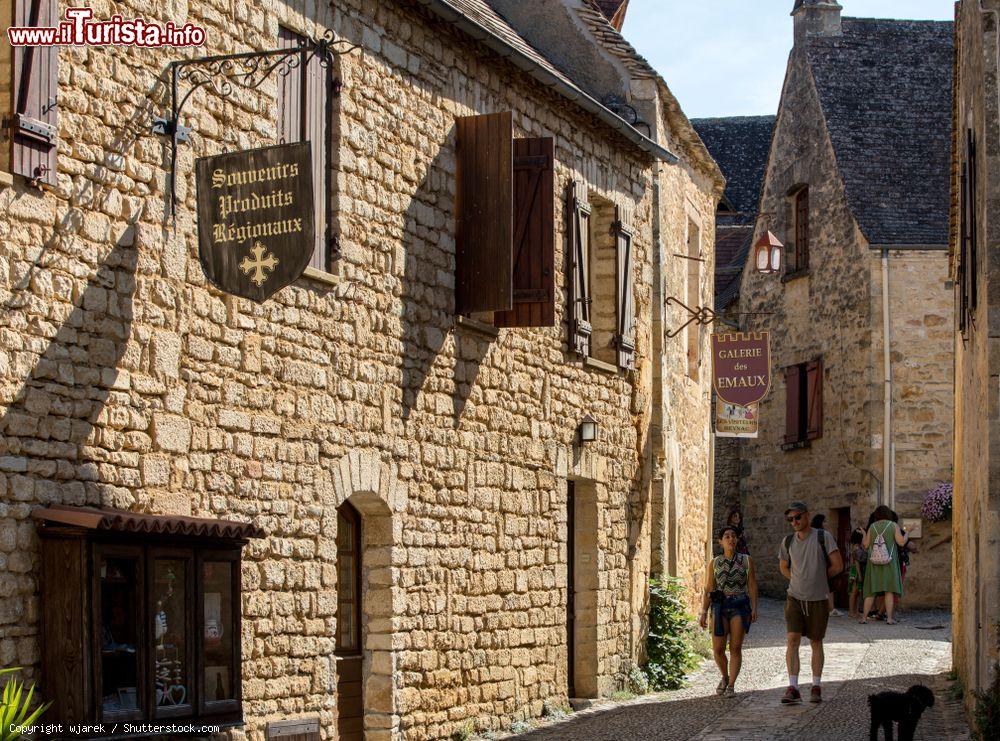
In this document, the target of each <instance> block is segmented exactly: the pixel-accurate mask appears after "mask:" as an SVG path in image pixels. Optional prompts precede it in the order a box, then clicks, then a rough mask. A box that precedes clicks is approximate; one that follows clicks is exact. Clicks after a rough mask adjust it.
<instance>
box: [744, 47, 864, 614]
mask: <svg viewBox="0 0 1000 741" xmlns="http://www.w3.org/2000/svg"><path fill="white" fill-rule="evenodd" d="M822 121H823V118H822V111H821V109H820V105H819V100H818V98H817V95H816V91H815V88H814V86H813V84H812V79H811V75H810V73H809V70H808V67H807V64H806V60H805V58H804V56H803V55H802V54H801V51H793V53H792V57H791V59H790V62H789V71H788V73H787V75H786V78H785V89H784V91H783V93H782V107H781V110H780V111H779V113H778V120H777V123H776V129H775V134H774V140H773V142H772V145H771V153H770V157H769V161H768V166H767V171H766V175H765V182H764V186H763V195H762V201H761V211H762V212H768V211H770V212H773V213H774V214H775V217H774V220H773V221H772V223H771V226H770V228H771V230H772V231H774V233H775V234H777V235H778V237H779V239H781V240H782V242H784V243H785V244H790V243H793V242H794V226H793V222H792V219H791V211H792V209H791V206H790V202H791V199H790V198H789V194H790V193H791V192H792V190H793V189H794V188H796V187H798V186H800V185H803V184H807V185H808V186H809V203H810V211H811V213H813V214H816V215H817V217H816V218H813V219H810V235H809V239H810V247H809V267H808V270H806V271H803V272H800V273H797V274H795V275H794V276H784V277H781V276H773V275H772V276H767V275H759V274H757V273H755V272H754V271H753V270H752V265H750V264H749V263H748V265H747V267H746V269H745V272H744V274H743V287H742V290H741V293H740V311H745V312H769V313H768V314H764V315H759V316H753V317H749V318H748V320H747V322H746V323H745V325H744V328H745V329H749V330H753V331H761V330H767V331H769V332H770V333H771V373H772V381H771V388H770V391H769V393H768V396H767V397H766V398H765V399H764V401H763V402H761V404H760V435H759V437H757V438H756V439H748V440H744V441H741V443H740V461H741V464H742V466H741V469H740V475H741V478H740V504H741V506H742V508H743V515H744V522H745V526H746V530H747V536H748V539H749V543H750V552H751V555H754V556H757V559H756V561H757V574H758V580H759V582H760V585H761V589H762V591H763V592H764V593H766V594H773V595H777V594H783V593H784V591H785V589H786V588H787V581H786V580H785V579H784V578H783V577H782V576H781V574H780V573H779V571H778V559H777V553H778V544H779V542H780V540H781V538H782V537H784V536H785V535H786V534H787V533H788V532H790V530H789V526H788V525H787V523H786V522H785V519H784V510H785V507H786V506H787V504H788V502H789V501H791V500H793V499H803V500H805V501H806V502H807V503H808V504H809V505H810V508H811V509H812V511H813V512H823V513H827V512H828V511H830V510H833V509H836V508H840V507H850V508H851V516H852V519H853V520H854V521H856V522H858V524H864V522H865V521H866V520H867V517H868V514H869V512H870V511H871V509H872V507H873V502H874V489H875V486H874V483H873V480H872V478H871V477H870V476H869V475H868V474H866V473H864V471H863V470H862V469H863V468H869V469H870V468H871V467H872V465H874V463H873V461H874V460H875V456H874V453H873V451H872V445H873V442H872V438H871V435H872V433H873V432H875V430H872V429H871V423H870V417H871V414H870V408H871V405H872V403H873V400H872V394H871V388H870V382H871V378H872V375H871V374H872V372H873V371H872V365H871V318H870V310H869V307H870V302H871V299H870V287H869V281H870V275H869V269H868V262H867V260H868V254H867V245H866V244H865V242H864V238H863V237H862V235H861V233H860V231H859V230H858V229H857V226H856V224H855V222H854V219H853V216H852V215H851V212H850V208H849V206H848V203H847V199H846V196H845V194H844V191H843V186H842V183H841V181H840V178H839V175H838V173H837V167H836V159H835V155H834V152H833V148H832V145H831V143H830V140H829V137H828V136H827V134H826V130H825V127H824V126H823V123H822ZM763 228H764V225H763V224H758V227H757V229H758V234H755V235H754V238H755V239H757V238H759V232H760V230H762V229H763ZM816 358H822V361H823V407H824V412H823V435H822V437H820V438H818V439H815V440H812V441H810V444H809V445H808V447H802V448H794V449H785V448H783V443H784V435H785V393H786V388H785V379H784V368H785V367H786V366H789V365H795V364H799V363H805V362H808V361H811V360H814V359H816Z"/></svg>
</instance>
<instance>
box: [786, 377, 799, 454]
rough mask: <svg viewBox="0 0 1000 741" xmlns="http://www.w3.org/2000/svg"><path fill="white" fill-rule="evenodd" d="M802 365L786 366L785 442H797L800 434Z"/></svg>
mask: <svg viewBox="0 0 1000 741" xmlns="http://www.w3.org/2000/svg"><path fill="white" fill-rule="evenodd" d="M801 371H802V368H801V366H798V365H791V366H789V367H787V368H785V442H786V443H796V442H798V441H799V440H800V439H801V437H800V436H799V429H800V427H799V426H800V424H801V423H800V418H799V413H800V411H801V408H802V407H801V404H800V402H799V396H800V394H801V391H800V387H801V375H802V374H801Z"/></svg>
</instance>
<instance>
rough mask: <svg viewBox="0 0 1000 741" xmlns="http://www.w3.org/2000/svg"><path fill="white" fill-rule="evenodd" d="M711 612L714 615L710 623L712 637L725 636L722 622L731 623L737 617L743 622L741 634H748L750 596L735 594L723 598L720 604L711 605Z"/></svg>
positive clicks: (724, 626) (724, 627)
mask: <svg viewBox="0 0 1000 741" xmlns="http://www.w3.org/2000/svg"><path fill="white" fill-rule="evenodd" d="M712 611H713V613H714V614H715V619H714V620H713V622H712V635H715V636H719V637H720V638H721V637H722V636H725V635H726V624H725V623H724V622H723V620H724V619H725V620H730V621H731V620H732V619H733V618H735V617H737V616H738V617H739V618H740V619H742V620H743V632H744V633H749V632H750V613H751V608H750V595H748V594H735V595H732V596H728V597H723V598H722V603H721V604H718V603H717V604H714V605H712Z"/></svg>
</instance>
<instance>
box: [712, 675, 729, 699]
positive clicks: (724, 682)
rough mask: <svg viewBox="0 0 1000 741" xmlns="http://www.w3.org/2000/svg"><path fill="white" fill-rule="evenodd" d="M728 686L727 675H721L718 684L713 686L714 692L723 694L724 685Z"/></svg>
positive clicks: (724, 692)
mask: <svg viewBox="0 0 1000 741" xmlns="http://www.w3.org/2000/svg"><path fill="white" fill-rule="evenodd" d="M728 686H729V677H723V678H722V679H720V680H719V686H718V687H716V688H715V694H717V695H724V694H726V687H728Z"/></svg>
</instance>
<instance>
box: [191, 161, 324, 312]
mask: <svg viewBox="0 0 1000 741" xmlns="http://www.w3.org/2000/svg"><path fill="white" fill-rule="evenodd" d="M311 163H312V148H311V146H310V144H309V142H301V143H298V144H282V145H278V146H274V147H263V148H261V149H250V150H246V151H242V152H233V153H231V154H221V155H217V156H215V157H202V158H200V159H199V160H197V162H196V163H195V170H196V175H197V186H198V257H199V259H200V260H201V266H202V268H203V269H204V271H205V276H206V277H207V278H208V280H209V281H211V282H212V284H213V285H215V286H216V287H217V288H219V289H220V290H222V291H225V292H226V293H231V294H234V295H236V296H242V297H243V298H248V299H251V300H253V301H256V302H257V303H263V302H264V301H266V300H267V299H269V298H270V297H271V296H273V295H274V294H275V293H276V292H278V291H280V290H281V289H282V288H284V287H285V286H287V285H288V284H289V283H292V282H293V281H294V280H296V279H297V278H298V277H299V276H300V275H302V272H303V271H304V270H305V269H306V267H307V266H308V265H309V260H310V259H311V257H312V254H313V244H314V239H313V233H314V229H315V226H314V223H313V182H312V165H311Z"/></svg>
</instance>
